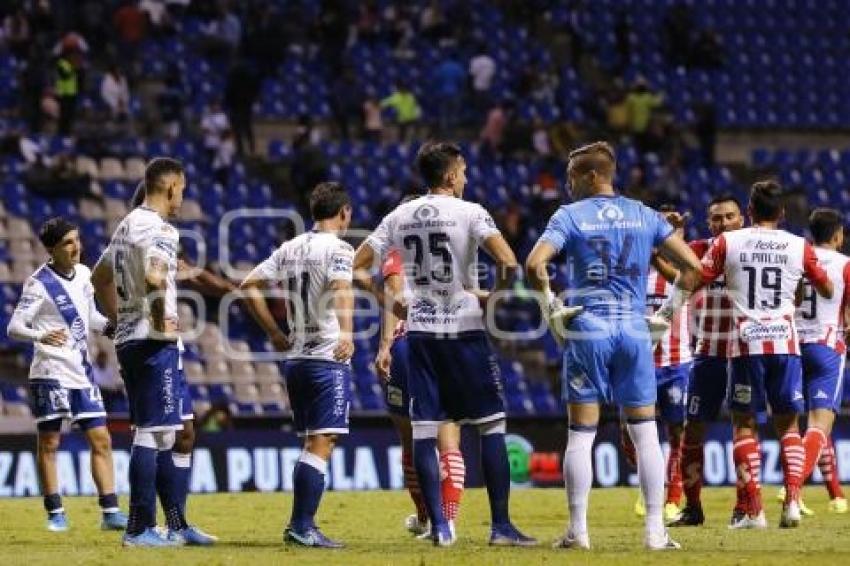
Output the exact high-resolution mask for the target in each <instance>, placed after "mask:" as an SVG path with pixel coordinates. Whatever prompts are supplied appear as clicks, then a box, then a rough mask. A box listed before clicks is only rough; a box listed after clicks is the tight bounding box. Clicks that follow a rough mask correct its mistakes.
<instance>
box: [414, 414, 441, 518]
mask: <svg viewBox="0 0 850 566" xmlns="http://www.w3.org/2000/svg"><path fill="white" fill-rule="evenodd" d="M437 427H438V425H437V424H436V423H434V424H431V423H413V464H414V466H415V467H416V475H417V477H418V479H419V488H420V489H421V490H422V497H423V498H424V499H425V507H426V508H427V509H428V517H429V518H430V519H431V530H432V532H433V530H434V529H435V528H436V527H438V526H443V525H446V518H445V516H444V515H443V509H442V497H441V494H440V461H439V460H438V458H437Z"/></svg>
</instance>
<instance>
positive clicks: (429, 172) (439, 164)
mask: <svg viewBox="0 0 850 566" xmlns="http://www.w3.org/2000/svg"><path fill="white" fill-rule="evenodd" d="M462 157H463V152H462V151H461V150H460V146H459V145H457V144H456V143H451V142H427V143H426V144H425V145H423V146H422V147H420V148H419V151H418V152H417V153H416V168H417V169H418V170H419V174H420V175H421V176H422V180H423V181H425V185H427V186H428V188H429V189H431V188H434V187H439V186H440V185H442V184H443V181H444V180H445V178H446V173H448V172H449V170H450V169H451V167H452V165H454V163H455V162H456V161H457V160H458V159H460V158H462Z"/></svg>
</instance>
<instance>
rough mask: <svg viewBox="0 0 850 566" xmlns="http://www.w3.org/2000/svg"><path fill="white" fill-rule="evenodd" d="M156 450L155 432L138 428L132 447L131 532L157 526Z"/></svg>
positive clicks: (129, 524)
mask: <svg viewBox="0 0 850 566" xmlns="http://www.w3.org/2000/svg"><path fill="white" fill-rule="evenodd" d="M140 437H141V438H140ZM156 454H157V449H156V441H154V439H153V434H152V433H144V432H136V438H135V439H134V441H133V448H132V450H131V451H130V470H129V480H130V515H129V517H128V520H127V534H128V535H130V536H135V535H139V534H141V533H143V532H144V531H145V529H147V528H148V527H154V526H156V468H157V465H156Z"/></svg>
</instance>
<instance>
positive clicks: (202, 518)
mask: <svg viewBox="0 0 850 566" xmlns="http://www.w3.org/2000/svg"><path fill="white" fill-rule="evenodd" d="M775 493H776V488H775V487H766V488H765V491H764V495H765V500H766V503H767V505H766V507H767V512H768V520H769V522H770V528H769V529H767V530H764V531H729V530H728V529H727V527H726V521H727V519H728V517H729V514H730V510H731V502H732V500H733V497H734V492H733V490H732V489H731V488H711V489H707V490H706V492H705V500H706V512H707V515H708V522H707V526H703V527H702V528H691V529H678V530H675V531H673V536H674V538H676V540H678V541H679V542H681V543H682V546H683V547H684V549H683V550H682V551H680V552H675V553H674V552H668V553H663V554H660V553H649V552H647V551H644V550H643V547H642V545H641V540H642V522H641V520H640V519H638V518H637V517H635V516H634V514H633V512H632V506H633V503H634V501H635V496H636V494H637V491H636V490H635V489H619V488H618V489H598V490H594V491H593V493H592V494H591V499H590V515H589V522H590V530H591V543H592V545H593V550H591V551H590V552H576V551H555V550H552V549H551V548H550V544H551V542H552V541H553V540H554V539H555V538H557V537H558V536H559V535H560V534H561V532H562V531H563V528H564V525H565V522H566V519H567V517H566V504H565V496H564V492H563V490H560V489H528V490H515V491H514V492H513V496H512V504H511V508H512V512H513V516H514V519H515V522H516V523H517V525H518V526H519V527H520V528H521V529H523V530H524V531H525V532H526V533H528V534H530V535H533V536H536V537H538V538H539V539H540V541H541V546H540V547H539V548H536V549H522V548H516V549H513V548H512V549H505V548H489V547H488V546H487V544H486V537H487V523H488V512H487V498H486V494H485V492H484V491H483V490H480V489H471V490H468V491H467V492H466V494H465V495H464V500H463V503H462V507H461V515H460V519H459V521H458V534H459V540H458V543H457V545H455V546H454V547H451V548H440V549H438V548H434V547H432V546H430V544H428V543H424V542H421V541H417V540H415V539H413V538H412V537H410V536H409V535H408V534H407V533H406V532H405V531H404V530H403V527H402V522H403V519H404V517H405V516H406V515H407V514H408V513H410V512H411V504H410V500H409V499H408V497H407V494H406V493H404V492H370V493H336V492H331V493H328V494H326V495H325V498H324V500H323V501H322V507H321V508H320V510H319V518H318V519H319V524H320V526H321V527H322V529H323V530H324V531H325V533H326V534H327V535H328V536H330V537H332V538H338V539H340V540H342V541H344V542H346V543H347V544H348V548H347V549H345V550H342V551H324V550H313V549H302V548H293V547H292V546H284V545H283V544H282V543H281V532H282V529H283V523H284V520H285V519H286V518H287V516H288V513H289V506H290V503H291V495H290V494H280V493H266V494H257V493H242V494H223V495H202V496H195V497H192V498H190V500H189V505H190V520H192V521H193V522H196V523H197V524H198V525H199V526H201V527H202V528H204V529H205V530H208V531H209V532H212V533H215V534H217V535H218V536H219V537H221V542H220V543H219V544H218V546H216V547H214V548H211V549H201V548H179V549H168V550H158V549H157V550H152V549H124V548H122V547H121V546H120V534H119V533H104V532H101V531H99V530H98V529H97V525H98V520H99V515H98V509H97V503H96V499H95V498H91V497H88V498H81V497H73V498H65V502H64V503H65V508H66V509H67V511H68V514H69V515H68V516H69V520H70V522H71V530H70V531H69V532H67V533H50V532H47V531H46V530H45V529H44V515H43V511H42V508H41V500H40V499H39V498H27V499H4V500H0V564H2V565H4V566H5V565H13V564H27V565H28V566H37V565H41V564H50V565H55V564H59V565H62V566H65V565H70V564H87V565H88V564H109V565H116V566H117V565H124V564H157V565H159V564H165V565H169V566H174V565H178V564H181V565H182V564H204V565H205V566H212V565H216V564H251V565H252V566H265V565H266V564H293V565H297V566H300V565H302V564H322V565H324V566H330V565H336V564H341V565H359V564H392V565H405V564H411V565H415V566H423V565H430V564H472V565H475V566H482V565H485V564H504V565H512V566H513V565H524V564H565V563H569V564H593V565H599V564H629V565H633V564H652V565H653V566H655V565H660V564H711V565H712V566H714V565H717V564H746V565H753V564H771V565H774V564H797V565H800V564H816V565H826V564H844V565H846V564H850V514H848V515H834V514H831V513H828V512H827V510H826V504H827V499H826V494H825V493H824V490H823V488H822V487H820V486H812V487H810V488H807V490H806V493H805V500H806V502H807V504H808V505H809V507H811V508H812V509H814V510H815V511H816V516H814V517H812V518H806V519H805V520H804V522H803V525H802V526H801V527H800V528H798V529H792V530H782V529H779V528H778V527H777V525H778V522H779V510H780V509H779V503H777V502H776V501H775V500H774V499H773V495H774V494H775ZM122 505H124V506H126V498H124V499H123V500H122Z"/></svg>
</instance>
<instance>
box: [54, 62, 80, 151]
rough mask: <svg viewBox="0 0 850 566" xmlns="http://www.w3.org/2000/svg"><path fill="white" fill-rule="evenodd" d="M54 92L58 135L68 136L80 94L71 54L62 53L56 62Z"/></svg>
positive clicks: (77, 75) (72, 127) (75, 68)
mask: <svg viewBox="0 0 850 566" xmlns="http://www.w3.org/2000/svg"><path fill="white" fill-rule="evenodd" d="M54 69H55V75H56V76H55V82H54V87H53V88H54V91H55V92H56V98H57V99H58V101H59V135H62V136H69V135H71V133H72V131H73V129H74V119H75V118H76V114H77V98H78V96H79V92H80V84H79V74H78V71H77V66H76V65H75V64H74V59H73V52H71V51H63V52H62V55H60V56H59V58H58V59H57V60H56V66H55V68H54Z"/></svg>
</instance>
